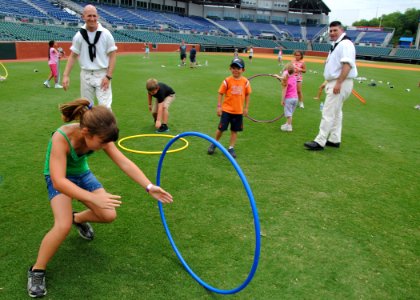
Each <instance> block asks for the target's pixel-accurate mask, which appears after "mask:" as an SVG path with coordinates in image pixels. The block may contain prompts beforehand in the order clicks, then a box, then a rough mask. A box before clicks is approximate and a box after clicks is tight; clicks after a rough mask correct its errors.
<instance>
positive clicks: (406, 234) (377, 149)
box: [0, 53, 420, 300]
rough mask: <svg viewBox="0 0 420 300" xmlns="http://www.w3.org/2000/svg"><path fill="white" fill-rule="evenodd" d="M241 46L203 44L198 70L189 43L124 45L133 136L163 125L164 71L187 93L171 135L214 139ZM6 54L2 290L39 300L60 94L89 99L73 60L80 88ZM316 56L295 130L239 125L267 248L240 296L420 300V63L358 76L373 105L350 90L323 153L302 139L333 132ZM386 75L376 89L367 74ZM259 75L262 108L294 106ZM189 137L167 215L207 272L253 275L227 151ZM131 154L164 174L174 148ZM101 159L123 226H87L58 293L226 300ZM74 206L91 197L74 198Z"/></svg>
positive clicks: (122, 65)
mask: <svg viewBox="0 0 420 300" xmlns="http://www.w3.org/2000/svg"><path fill="white" fill-rule="evenodd" d="M231 59H232V56H231V55H229V56H228V55H212V54H206V53H199V54H198V61H199V62H200V63H201V64H202V65H204V62H205V61H206V60H207V61H208V66H207V67H205V66H202V67H199V68H196V69H190V68H181V67H178V66H177V65H178V63H179V58H178V53H166V54H165V53H159V54H155V53H152V54H151V58H150V59H143V58H142V54H139V55H124V56H119V57H118V60H117V67H116V70H115V73H114V76H113V77H114V79H113V81H112V84H113V91H114V103H113V106H112V107H113V111H114V112H115V114H116V116H117V118H118V122H119V126H120V129H121V137H125V136H129V135H135V134H143V133H153V132H154V128H153V126H152V117H151V116H150V113H149V112H148V108H147V98H146V90H145V81H146V80H147V79H148V78H150V77H155V78H157V79H158V80H160V81H162V82H165V83H167V84H169V85H170V86H172V87H173V88H174V89H175V91H176V100H175V101H174V103H173V104H172V106H171V107H170V113H171V115H170V121H169V126H170V128H171V131H170V132H169V133H170V134H173V135H175V134H177V133H181V132H185V131H199V132H203V133H205V134H209V135H210V136H213V135H214V133H215V130H216V126H217V123H218V118H217V116H216V103H217V90H218V87H219V85H220V83H221V82H222V80H223V78H224V77H227V76H229V74H230V73H229V70H228V65H229V63H230V60H231ZM246 63H247V68H246V72H245V75H247V76H251V75H254V74H259V73H278V72H279V66H278V65H277V62H276V56H275V55H273V56H272V57H271V58H264V59H263V58H258V57H255V58H254V61H253V62H252V64H250V63H249V62H248V61H246ZM5 65H6V67H7V68H8V70H9V78H8V79H7V80H6V81H4V82H0V95H1V97H0V103H1V107H2V109H1V111H0V120H1V121H0V122H1V128H2V143H1V146H0V150H1V156H0V179H1V181H0V192H1V195H2V197H1V198H2V200H1V201H0V212H1V222H0V234H1V237H2V240H1V243H0V268H1V269H2V272H1V275H0V299H7V300H8V299H28V296H27V293H26V271H27V268H28V267H29V266H30V265H31V264H32V263H34V261H35V259H36V255H37V250H38V247H39V244H40V242H41V239H42V237H43V236H44V234H45V233H46V232H47V231H48V230H49V228H50V227H51V226H52V223H53V219H52V212H51V209H50V207H49V203H48V199H47V193H46V189H45V183H44V180H43V176H42V169H43V163H44V156H45V150H46V146H47V142H48V139H49V137H50V134H51V132H52V131H53V130H55V129H56V128H57V127H58V126H60V124H61V120H60V116H59V113H58V108H57V106H58V104H59V103H63V102H66V101H69V100H72V99H74V98H76V97H78V96H79V82H78V80H79V79H78V77H79V76H78V70H76V69H75V70H73V73H72V74H71V80H72V81H71V86H70V90H69V91H67V92H64V91H63V90H56V89H46V88H44V87H43V85H42V82H43V81H44V80H45V79H46V77H47V76H48V73H49V68H48V66H47V63H46V62H19V63H16V62H13V63H5ZM371 65H372V67H375V66H376V65H377V64H376V63H372V64H371ZM162 66H164V67H162ZM393 66H397V67H399V66H401V65H397V64H394V65H393ZM307 67H308V73H307V74H306V75H305V76H304V84H303V88H304V96H305V109H303V110H298V111H296V113H295V115H294V126H293V129H294V131H293V132H291V133H284V132H281V131H280V129H279V127H280V124H282V122H284V119H282V120H280V121H278V122H275V123H271V124H260V123H253V122H251V121H250V120H248V119H245V124H244V125H245V130H244V132H242V133H240V134H239V137H238V142H237V146H236V151H237V154H238V159H237V161H238V163H239V164H240V166H241V168H242V170H243V171H244V173H245V175H246V176H247V179H248V181H249V183H250V185H251V187H252V190H253V194H254V196H255V199H256V202H257V206H258V210H259V216H260V222H261V235H262V248H261V259H260V264H259V267H258V270H257V272H256V275H255V277H254V279H253V281H252V282H251V283H250V285H249V286H248V287H247V288H246V289H245V290H243V291H241V292H240V293H238V294H236V295H233V296H231V297H230V298H232V299H273V300H274V299H361V298H362V299H416V298H418V295H419V294H420V282H419V278H420V262H419V257H420V250H419V249H420V248H419V245H420V233H419V228H420V214H419V212H420V204H419V201H418V195H419V194H420V188H419V184H418V181H419V178H420V171H419V170H420V162H419V154H420V150H419V149H420V147H419V139H418V128H419V126H418V120H419V116H420V111H418V110H415V109H413V106H414V105H416V104H419V100H418V99H419V98H420V97H419V96H420V89H419V88H418V87H417V84H418V74H419V72H420V69H419V67H417V66H414V67H413V66H410V67H411V68H413V69H414V70H406V71H401V70H393V69H378V68H370V67H366V66H360V67H359V75H360V76H362V77H367V78H368V81H364V82H363V83H358V82H357V81H356V82H355V89H356V90H357V91H358V92H359V93H360V94H361V95H362V96H364V98H365V99H366V101H367V104H366V105H362V104H361V103H360V102H359V101H358V100H357V99H356V98H355V97H354V96H351V97H350V99H349V100H347V102H346V103H345V105H344V127H343V142H342V147H341V148H340V149H330V148H328V149H325V150H324V151H322V152H309V151H306V150H304V147H303V143H304V142H305V141H309V140H311V139H313V138H314V137H315V135H316V133H317V131H318V126H319V121H320V112H319V102H318V101H315V100H312V97H313V96H315V95H316V93H317V90H318V86H319V85H320V84H321V83H322V81H323V78H322V75H321V74H322V68H323V66H322V64H320V63H314V62H309V58H308V62H307ZM34 69H38V70H39V72H37V73H34V72H33V70H34ZM314 71H316V72H314ZM371 79H374V80H375V81H376V82H377V86H376V87H371V86H368V84H367V83H368V82H370V80H371ZM379 81H382V82H383V83H379ZM387 82H390V83H391V84H392V85H393V86H394V88H393V89H391V88H390V85H391V84H390V85H388V84H387ZM251 83H252V87H253V94H252V97H251V107H250V114H252V116H253V117H255V118H260V119H264V118H267V119H269V118H274V117H276V116H278V115H279V114H281V113H282V108H281V106H280V105H279V102H280V99H279V97H280V84H279V83H278V81H277V80H275V79H273V78H272V77H258V78H255V79H253V80H252V81H251ZM406 88H410V89H411V92H406V90H405V89H406ZM187 139H188V141H189V143H190V145H189V147H188V148H187V149H185V150H183V151H181V152H177V153H172V154H168V155H167V156H166V158H165V163H164V167H163V170H162V180H161V182H162V186H163V187H164V188H165V189H167V190H168V191H170V192H171V193H172V194H173V195H174V199H175V202H174V203H173V204H171V205H165V213H166V217H167V220H168V224H169V226H170V228H171V231H172V234H173V236H174V239H175V241H176V242H177V245H178V247H179V249H180V250H181V252H182V254H183V255H184V258H185V259H186V260H187V262H188V263H189V264H190V266H191V267H192V268H193V270H194V271H195V272H196V273H197V274H198V275H199V276H201V277H202V278H203V279H204V280H206V281H208V282H209V283H210V284H212V285H214V286H216V287H219V288H233V287H235V286H237V285H238V284H239V283H241V282H242V281H243V280H244V279H245V277H246V276H247V274H248V272H249V268H250V267H251V264H252V259H253V247H254V229H253V221H252V214H251V209H250V207H249V203H248V199H247V196H246V194H245V192H244V190H243V188H242V184H241V182H240V180H239V178H238V176H237V175H236V173H235V171H234V170H233V168H232V166H231V165H230V164H229V162H228V161H227V160H226V158H225V157H224V156H223V155H221V153H220V151H216V153H215V154H214V155H213V156H209V155H207V153H206V149H207V146H208V143H207V142H205V141H203V140H201V139H198V138H187ZM228 139H229V133H226V134H225V135H224V136H223V137H222V140H221V142H222V144H223V145H225V146H227V144H228ZM163 144H165V141H161V140H160V139H156V140H154V139H153V138H142V139H138V140H132V141H130V142H129V141H127V144H126V145H127V146H130V147H133V148H138V149H145V150H151V151H153V150H159V149H160V148H162V147H163ZM177 146H178V145H174V147H177ZM154 147H156V148H159V149H154ZM124 153H125V154H126V155H127V156H128V157H129V158H130V159H132V160H133V161H134V162H135V163H136V164H138V165H139V166H140V167H141V168H142V169H143V170H144V172H145V173H146V174H147V175H148V176H149V177H150V178H151V179H154V177H155V173H156V167H157V162H158V159H159V156H157V155H139V154H134V153H129V152H124ZM90 166H91V168H92V170H93V172H94V173H95V175H96V176H97V177H98V179H99V180H100V181H101V182H102V183H103V185H104V186H105V187H106V189H107V190H108V191H109V192H111V193H114V194H119V195H121V196H122V197H123V198H122V199H123V205H122V206H121V208H119V209H118V214H119V217H118V219H117V220H116V221H115V222H114V223H112V224H93V226H94V229H95V233H96V237H95V240H94V241H92V242H86V241H85V240H82V239H80V238H79V236H78V235H77V233H76V231H75V230H72V232H71V233H70V235H69V236H68V237H67V239H66V240H65V242H64V243H63V244H62V246H61V247H60V249H59V250H58V252H57V254H56V255H55V257H54V258H53V259H52V260H51V262H50V264H49V266H48V270H47V284H48V295H47V297H46V299H95V300H96V299H98V300H99V299H101V300H103V299H222V298H224V297H223V296H220V295H214V294H212V293H209V292H207V291H206V290H204V289H203V288H202V287H201V286H200V285H199V284H198V283H197V282H195V281H194V280H193V279H192V278H191V277H190V276H189V275H188V273H187V272H186V271H185V270H184V269H183V267H182V266H181V264H180V263H179V262H178V260H177V258H176V256H175V254H174V253H173V251H172V249H171V247H170V244H169V242H168V240H167V238H166V236H165V233H164V231H163V228H162V225H161V222H160V218H159V212H158V209H157V205H156V203H155V202H154V201H153V200H152V199H151V198H150V197H149V196H148V195H147V194H146V193H145V192H144V190H143V189H142V188H140V187H138V186H137V185H136V184H135V183H133V182H132V181H131V180H130V179H129V178H128V177H127V176H126V175H125V174H123V173H122V172H121V171H120V170H119V169H118V168H117V167H116V166H115V165H114V164H113V163H112V162H111V161H110V160H109V158H107V157H106V155H104V154H103V153H102V152H99V153H97V154H95V155H93V156H92V157H91V158H90ZM74 207H75V208H76V209H77V210H80V209H82V208H83V205H81V204H80V203H77V202H75V203H74Z"/></svg>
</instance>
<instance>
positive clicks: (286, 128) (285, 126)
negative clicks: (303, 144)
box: [280, 123, 293, 132]
mask: <svg viewBox="0 0 420 300" xmlns="http://www.w3.org/2000/svg"><path fill="white" fill-rule="evenodd" d="M280 129H281V131H288V132H290V131H293V127H292V125H289V124H287V123H286V124H283V125H281V127H280Z"/></svg>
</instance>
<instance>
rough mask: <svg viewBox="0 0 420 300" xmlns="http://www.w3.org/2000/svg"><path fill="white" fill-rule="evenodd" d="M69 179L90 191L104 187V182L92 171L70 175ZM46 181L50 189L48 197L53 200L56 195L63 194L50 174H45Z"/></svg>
mask: <svg viewBox="0 0 420 300" xmlns="http://www.w3.org/2000/svg"><path fill="white" fill-rule="evenodd" d="M66 178H67V179H68V180H70V181H71V182H73V183H74V184H75V185H77V186H78V187H80V188H82V189H84V190H87V191H89V192H93V191H95V190H97V189H100V188H102V187H103V186H102V184H101V183H100V182H99V181H98V179H96V177H95V175H93V173H92V172H91V171H89V172H87V173H84V174H82V175H69V176H67V177H66ZM45 181H46V182H47V190H48V197H49V199H50V200H51V199H52V198H54V197H55V196H57V195H59V194H61V193H60V192H59V191H57V190H56V189H55V188H54V186H53V183H52V180H51V177H50V176H49V175H45Z"/></svg>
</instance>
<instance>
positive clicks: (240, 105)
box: [219, 76, 252, 115]
mask: <svg viewBox="0 0 420 300" xmlns="http://www.w3.org/2000/svg"><path fill="white" fill-rule="evenodd" d="M251 92H252V90H251V84H250V82H249V80H248V79H246V78H245V77H241V78H238V79H235V78H233V76H230V77H228V78H226V79H225V80H223V82H222V84H221V85H220V88H219V94H224V95H225V99H224V101H223V104H222V110H223V111H225V112H227V113H230V114H237V115H239V114H243V112H244V101H245V97H246V96H247V95H249V94H251Z"/></svg>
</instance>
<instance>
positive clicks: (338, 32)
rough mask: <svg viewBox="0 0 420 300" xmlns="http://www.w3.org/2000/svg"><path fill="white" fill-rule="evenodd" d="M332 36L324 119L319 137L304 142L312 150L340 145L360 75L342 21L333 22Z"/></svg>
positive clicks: (327, 61) (327, 69)
mask: <svg viewBox="0 0 420 300" xmlns="http://www.w3.org/2000/svg"><path fill="white" fill-rule="evenodd" d="M329 35H330V40H331V41H333V44H332V45H331V49H330V52H329V54H328V57H327V60H326V62H325V68H324V78H325V80H326V81H327V84H326V86H325V94H326V97H325V101H324V107H323V109H322V119H321V124H320V125H319V133H318V135H317V136H316V138H315V140H314V141H311V142H306V143H305V144H304V146H305V147H306V148H307V149H308V150H324V147H325V146H329V147H334V148H339V147H340V145H341V130H342V122H343V104H344V101H345V100H347V98H348V97H349V96H350V95H351V93H352V90H353V78H355V77H357V67H356V49H355V47H354V45H353V43H352V42H351V40H350V38H349V37H347V35H346V33H345V31H344V28H343V26H342V25H341V23H340V22H339V21H334V22H331V24H330V28H329Z"/></svg>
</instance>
